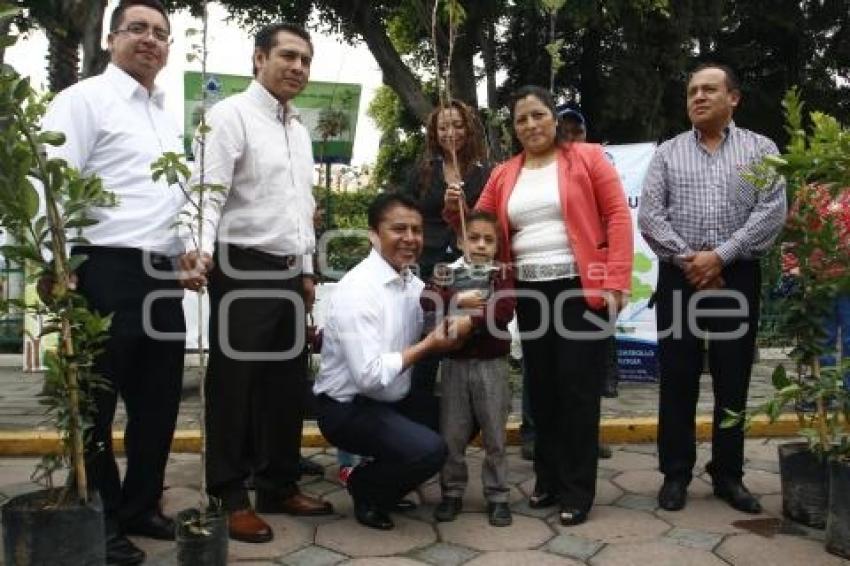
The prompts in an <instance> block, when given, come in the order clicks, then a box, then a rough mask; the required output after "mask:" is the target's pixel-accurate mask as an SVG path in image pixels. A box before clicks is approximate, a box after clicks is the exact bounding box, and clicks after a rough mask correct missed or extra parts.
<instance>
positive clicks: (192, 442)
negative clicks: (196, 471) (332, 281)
mask: <svg viewBox="0 0 850 566" xmlns="http://www.w3.org/2000/svg"><path fill="white" fill-rule="evenodd" d="M711 426H712V423H711V417H709V416H700V417H697V428H696V434H697V438H698V439H699V440H708V439H710V438H711ZM799 427H800V424H799V421H798V420H797V417H796V416H795V415H783V416H781V417H780V418H779V419H778V420H777V421H776V422H775V423H770V422H769V421H768V420H767V419H766V418H758V417H757V418H754V419H753V422H752V425H751V427H750V429H749V430H748V431H747V436H748V437H756V438H764V437H793V436H797V431H798V430H799ZM657 428H658V420H657V419H656V418H655V417H641V418H616V419H604V420H603V421H602V423H601V426H600V436H601V438H602V441H603V442H605V443H609V444H638V443H646V442H655V439H656V432H657ZM506 433H507V437H508V444H512V445H517V444H519V443H520V435H519V423H516V422H510V423H508V426H507V429H506ZM113 439H114V441H113V442H114V448H115V450H116V451H117V452H121V451H123V450H124V433H123V431H115V433H114V436H113ZM200 446H201V435H200V431H199V430H198V429H185V430H178V431H177V432H176V433H175V434H174V442H173V443H172V445H171V450H172V452H180V453H196V452H198V451H199V450H200ZM301 446H304V447H309V448H323V447H327V446H328V443H327V441H326V440H325V438H324V437H323V436H322V434H321V432H319V429H318V427H317V426H316V425H315V424H305V425H304V434H303V437H302V440H301ZM59 447H60V438H59V435H57V434H56V433H55V432H52V431H31V430H26V431H6V432H0V457H9V456H40V455H42V454H48V453H55V452H58V451H59Z"/></svg>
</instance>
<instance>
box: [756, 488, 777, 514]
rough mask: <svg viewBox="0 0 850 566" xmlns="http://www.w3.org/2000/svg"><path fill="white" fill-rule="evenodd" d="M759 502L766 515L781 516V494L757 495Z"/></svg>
mask: <svg viewBox="0 0 850 566" xmlns="http://www.w3.org/2000/svg"><path fill="white" fill-rule="evenodd" d="M759 503H761V508H762V510H763V511H764V513H766V514H767V515H771V516H773V517H777V518H782V495H781V494H778V493H776V494H773V495H762V496H761V497H759Z"/></svg>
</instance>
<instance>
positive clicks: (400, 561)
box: [345, 556, 426, 566]
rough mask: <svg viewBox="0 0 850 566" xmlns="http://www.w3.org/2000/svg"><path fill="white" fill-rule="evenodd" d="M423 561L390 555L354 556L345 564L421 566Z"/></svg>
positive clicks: (357, 565) (358, 565)
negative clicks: (382, 556) (379, 556)
mask: <svg viewBox="0 0 850 566" xmlns="http://www.w3.org/2000/svg"><path fill="white" fill-rule="evenodd" d="M422 564H426V563H425V562H419V561H418V560H413V559H412V558H402V557H401V556H391V557H389V558H355V559H352V560H349V561H347V562H345V566H422Z"/></svg>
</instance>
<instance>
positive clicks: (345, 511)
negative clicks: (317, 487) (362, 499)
mask: <svg viewBox="0 0 850 566" xmlns="http://www.w3.org/2000/svg"><path fill="white" fill-rule="evenodd" d="M324 500H325V501H327V502H329V503H330V504H331V505H333V506H334V512H335V513H336V514H337V515H341V516H343V517H350V516H352V513H354V503H353V501H352V500H351V496H350V495H349V494H348V491H346V490H345V489H339V490H337V491H334V492H332V493H329V494H327V495H326V496H325V497H324Z"/></svg>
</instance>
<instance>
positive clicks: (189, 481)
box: [165, 460, 201, 489]
mask: <svg viewBox="0 0 850 566" xmlns="http://www.w3.org/2000/svg"><path fill="white" fill-rule="evenodd" d="M165 485H167V486H169V487H191V488H194V489H197V488H199V487H200V485H201V465H200V461H186V460H182V461H181V460H178V461H175V462H169V464H168V466H166V468H165Z"/></svg>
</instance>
